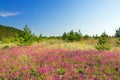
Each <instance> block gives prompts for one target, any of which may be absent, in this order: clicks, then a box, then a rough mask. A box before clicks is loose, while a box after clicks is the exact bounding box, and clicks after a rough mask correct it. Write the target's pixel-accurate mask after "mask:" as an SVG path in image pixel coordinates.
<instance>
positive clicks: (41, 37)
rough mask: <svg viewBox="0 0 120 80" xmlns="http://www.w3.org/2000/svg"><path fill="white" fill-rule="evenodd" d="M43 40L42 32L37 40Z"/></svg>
mask: <svg viewBox="0 0 120 80" xmlns="http://www.w3.org/2000/svg"><path fill="white" fill-rule="evenodd" d="M42 41H43V36H42V33H40V35H39V37H38V38H37V42H38V43H39V42H42Z"/></svg>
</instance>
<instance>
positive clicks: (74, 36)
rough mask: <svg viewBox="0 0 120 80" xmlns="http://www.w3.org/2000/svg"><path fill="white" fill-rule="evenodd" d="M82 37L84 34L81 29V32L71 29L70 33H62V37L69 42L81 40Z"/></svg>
mask: <svg viewBox="0 0 120 80" xmlns="http://www.w3.org/2000/svg"><path fill="white" fill-rule="evenodd" d="M81 37H82V34H81V32H80V30H79V32H74V31H73V30H71V31H70V32H68V33H66V32H64V33H63V35H62V39H63V40H64V41H68V42H73V41H79V40H80V38H81Z"/></svg>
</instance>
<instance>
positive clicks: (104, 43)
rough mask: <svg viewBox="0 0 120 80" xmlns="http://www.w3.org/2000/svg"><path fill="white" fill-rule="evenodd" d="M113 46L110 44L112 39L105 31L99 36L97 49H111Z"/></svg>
mask: <svg viewBox="0 0 120 80" xmlns="http://www.w3.org/2000/svg"><path fill="white" fill-rule="evenodd" d="M110 48H111V46H110V39H109V36H108V35H107V34H106V33H105V32H104V33H102V35H101V36H100V37H99V41H98V44H97V46H96V49H98V50H109V49H110Z"/></svg>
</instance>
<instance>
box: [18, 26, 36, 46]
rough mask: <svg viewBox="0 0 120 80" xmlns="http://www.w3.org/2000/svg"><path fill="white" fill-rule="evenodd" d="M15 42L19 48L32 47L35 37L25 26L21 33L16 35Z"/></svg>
mask: <svg viewBox="0 0 120 80" xmlns="http://www.w3.org/2000/svg"><path fill="white" fill-rule="evenodd" d="M16 40H17V42H18V45H19V46H27V45H32V43H33V42H34V40H35V36H34V34H32V33H31V30H30V29H29V28H28V26H27V25H25V27H24V31H23V33H21V34H18V35H17V37H16Z"/></svg>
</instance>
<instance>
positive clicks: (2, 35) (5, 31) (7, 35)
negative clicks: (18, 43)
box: [0, 25, 22, 41]
mask: <svg viewBox="0 0 120 80" xmlns="http://www.w3.org/2000/svg"><path fill="white" fill-rule="evenodd" d="M21 32H22V30H19V29H16V28H14V27H9V26H4V25H0V41H2V40H4V39H11V38H13V37H15V35H16V34H19V33H21Z"/></svg>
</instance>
